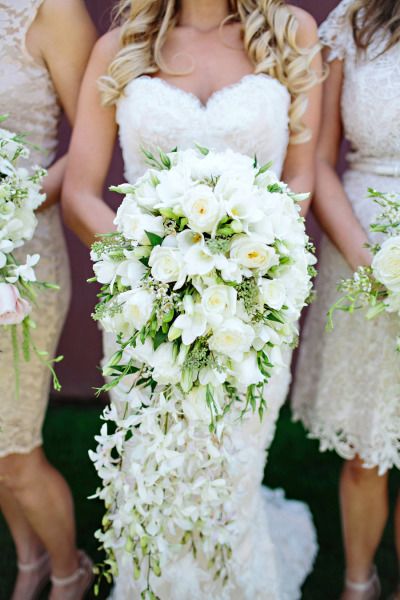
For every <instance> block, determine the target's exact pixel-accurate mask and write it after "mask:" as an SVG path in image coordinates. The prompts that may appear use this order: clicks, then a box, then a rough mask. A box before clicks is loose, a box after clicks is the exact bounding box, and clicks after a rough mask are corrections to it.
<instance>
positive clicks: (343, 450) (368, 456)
mask: <svg viewBox="0 0 400 600" xmlns="http://www.w3.org/2000/svg"><path fill="white" fill-rule="evenodd" d="M292 418H293V421H294V422H298V421H300V422H301V423H303V425H304V427H306V429H307V431H308V438H309V439H312V440H318V441H319V450H320V452H326V451H332V450H333V451H334V452H336V454H338V455H339V456H340V457H341V458H343V459H344V460H353V459H354V458H356V456H358V457H359V458H361V460H362V461H363V463H364V467H365V468H366V469H373V468H378V473H379V475H384V474H385V473H386V472H387V471H389V470H390V469H392V468H393V467H395V468H397V469H400V432H399V434H398V438H397V439H394V440H393V443H388V441H387V440H386V444H385V447H382V446H381V445H379V444H373V445H372V444H366V443H365V441H363V440H362V439H360V436H357V435H350V434H348V433H346V432H345V431H344V430H339V429H336V428H334V427H329V426H327V424H326V423H322V422H320V421H319V422H315V421H314V422H311V421H310V419H309V418H307V416H306V415H305V414H304V413H303V412H302V411H298V410H297V411H294V412H293V417H292Z"/></svg>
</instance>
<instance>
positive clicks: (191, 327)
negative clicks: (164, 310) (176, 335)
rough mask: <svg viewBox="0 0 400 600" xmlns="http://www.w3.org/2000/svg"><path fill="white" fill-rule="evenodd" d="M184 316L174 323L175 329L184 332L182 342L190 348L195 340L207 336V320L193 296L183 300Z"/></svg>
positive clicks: (180, 316)
mask: <svg viewBox="0 0 400 600" xmlns="http://www.w3.org/2000/svg"><path fill="white" fill-rule="evenodd" d="M183 306H184V310H185V312H184V314H182V315H179V317H178V318H177V319H176V320H175V321H174V327H175V328H176V329H179V330H180V331H181V332H182V342H183V343H184V344H186V346H190V344H192V343H193V342H194V340H195V339H196V338H198V337H200V336H202V335H204V334H205V332H206V328H207V318H206V315H205V313H204V308H203V306H202V305H201V304H195V302H194V301H193V298H192V297H191V296H185V297H184V299H183Z"/></svg>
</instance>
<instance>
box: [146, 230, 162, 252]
mask: <svg viewBox="0 0 400 600" xmlns="http://www.w3.org/2000/svg"><path fill="white" fill-rule="evenodd" d="M145 234H146V235H147V237H148V239H149V242H150V244H151V245H152V246H153V248H154V247H155V246H161V244H162V241H163V239H164V238H162V237H161V236H159V235H157V234H156V233H152V232H151V231H145Z"/></svg>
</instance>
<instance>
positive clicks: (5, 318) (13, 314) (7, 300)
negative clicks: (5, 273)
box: [0, 283, 32, 325]
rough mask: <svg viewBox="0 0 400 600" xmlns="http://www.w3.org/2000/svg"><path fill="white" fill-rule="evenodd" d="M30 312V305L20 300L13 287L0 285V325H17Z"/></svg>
mask: <svg viewBox="0 0 400 600" xmlns="http://www.w3.org/2000/svg"><path fill="white" fill-rule="evenodd" d="M31 310H32V307H31V305H30V304H29V302H27V300H24V299H23V298H21V295H20V293H19V291H18V289H17V288H16V287H15V285H12V284H10V283H0V325H18V324H19V323H22V321H23V320H24V319H25V317H26V316H27V315H29V313H30V312H31Z"/></svg>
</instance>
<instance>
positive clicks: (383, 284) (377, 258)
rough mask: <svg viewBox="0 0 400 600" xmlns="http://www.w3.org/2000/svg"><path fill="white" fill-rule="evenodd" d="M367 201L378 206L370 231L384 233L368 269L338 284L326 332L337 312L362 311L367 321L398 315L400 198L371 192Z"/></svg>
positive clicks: (399, 196) (373, 252) (394, 195)
mask: <svg viewBox="0 0 400 600" xmlns="http://www.w3.org/2000/svg"><path fill="white" fill-rule="evenodd" d="M369 198H370V199H372V201H373V202H375V203H376V204H378V205H379V206H380V207H381V212H380V213H379V214H378V216H377V220H376V222H375V223H373V224H372V225H371V227H370V229H371V232H373V233H377V232H378V233H380V234H384V236H385V239H384V240H383V242H382V243H381V244H375V245H370V246H369V247H370V249H371V252H372V255H373V260H372V264H371V266H370V267H360V268H359V269H358V270H357V271H356V272H355V273H354V275H353V276H352V277H351V278H350V279H345V280H343V281H341V282H340V284H339V286H338V289H339V291H341V292H343V296H341V297H340V298H339V300H338V301H337V302H336V303H335V304H334V305H333V306H332V307H331V308H330V310H329V313H328V324H327V328H328V329H332V328H333V315H334V313H335V311H337V310H344V311H347V312H353V311H354V310H356V309H364V310H365V312H366V318H367V319H372V318H374V317H376V316H378V315H379V314H381V313H384V312H389V313H398V314H399V316H400V225H399V224H400V195H399V194H381V193H379V192H377V191H376V190H373V189H370V190H369ZM397 350H398V351H400V343H399V344H398V345H397Z"/></svg>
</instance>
